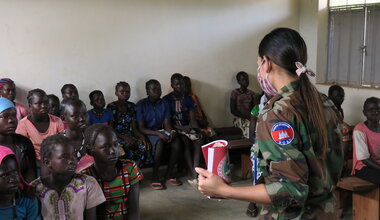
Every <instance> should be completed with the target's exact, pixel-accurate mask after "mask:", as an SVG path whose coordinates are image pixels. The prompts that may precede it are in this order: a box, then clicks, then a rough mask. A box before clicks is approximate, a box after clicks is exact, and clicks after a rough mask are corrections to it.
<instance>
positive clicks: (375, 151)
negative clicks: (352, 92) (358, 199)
mask: <svg viewBox="0 0 380 220" xmlns="http://www.w3.org/2000/svg"><path fill="white" fill-rule="evenodd" d="M363 113H364V115H365V116H366V118H367V120H366V121H365V122H361V123H359V124H358V125H356V126H355V128H354V132H353V142H354V149H353V167H352V175H355V176H357V177H359V178H362V179H364V180H367V181H369V182H373V183H376V184H377V185H380V124H379V122H380V99H379V98H376V97H371V98H368V99H367V100H366V101H365V103H364V109H363Z"/></svg>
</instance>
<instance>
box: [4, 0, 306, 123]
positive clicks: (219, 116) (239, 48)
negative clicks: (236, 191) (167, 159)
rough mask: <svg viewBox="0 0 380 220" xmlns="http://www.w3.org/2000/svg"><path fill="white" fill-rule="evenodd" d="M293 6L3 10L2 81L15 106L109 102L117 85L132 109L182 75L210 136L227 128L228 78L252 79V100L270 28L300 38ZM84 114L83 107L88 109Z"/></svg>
mask: <svg viewBox="0 0 380 220" xmlns="http://www.w3.org/2000/svg"><path fill="white" fill-rule="evenodd" d="M297 3H298V1H297V0H239V1H235V0H218V1H213V0H180V1H178V0H144V1H141V0H109V1H105V0H103V1H99V0H82V1H73V0H67V1H51V0H49V1H47V0H46V1H41V0H35V1H20V0H15V1H1V2H0V36H1V37H0V73H1V77H10V78H12V79H14V80H15V82H16V84H17V87H18V97H17V99H18V100H19V101H21V102H25V95H26V92H27V91H28V90H30V89H34V88H37V87H38V88H42V89H44V90H45V91H46V92H47V93H48V94H49V93H54V94H56V95H58V96H59V97H61V95H60V88H61V86H62V85H63V84H65V83H73V84H75V85H76V86H77V87H78V88H79V93H80V97H81V99H82V100H83V101H85V103H87V104H88V103H89V100H88V94H89V92H90V91H92V90H94V89H100V90H102V91H103V93H104V94H105V96H106V101H107V102H110V101H113V100H114V99H115V97H114V85H115V84H116V82H118V81H121V80H123V81H127V82H129V83H130V84H131V87H132V88H131V89H132V96H131V100H132V101H134V102H136V101H138V100H139V99H140V98H143V97H145V96H146V94H145V82H146V81H147V80H148V79H150V78H156V79H158V80H159V81H161V83H162V87H163V94H166V93H167V92H168V91H169V87H170V83H169V78H170V75H171V74H172V73H175V72H180V73H183V74H186V75H188V76H190V77H191V78H192V79H193V84H194V85H193V87H194V90H195V92H196V94H197V95H198V96H199V98H200V100H201V102H202V103H203V106H204V109H205V111H206V113H207V114H208V117H209V118H210V121H211V123H212V124H213V125H215V126H227V125H231V124H232V123H231V121H232V116H231V114H230V112H229V94H230V91H231V90H232V89H233V88H235V87H237V83H236V80H235V74H236V73H237V72H238V71H240V70H244V71H247V72H248V73H249V74H250V78H251V88H252V89H253V90H256V91H258V89H257V88H258V84H257V82H256V79H255V75H256V68H257V65H256V56H257V46H258V43H259V41H260V40H261V38H262V37H263V36H264V34H265V33H267V32H268V31H269V30H271V29H273V28H274V27H278V26H287V27H291V28H296V29H297V28H298V26H299V5H298V4H297ZM88 107H90V106H88Z"/></svg>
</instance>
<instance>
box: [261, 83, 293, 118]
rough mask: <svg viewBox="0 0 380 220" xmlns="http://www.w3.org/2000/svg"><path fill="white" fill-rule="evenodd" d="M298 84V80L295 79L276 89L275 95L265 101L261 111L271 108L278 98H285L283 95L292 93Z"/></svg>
mask: <svg viewBox="0 0 380 220" xmlns="http://www.w3.org/2000/svg"><path fill="white" fill-rule="evenodd" d="M298 86H299V82H298V80H296V81H293V82H290V83H289V84H287V85H286V86H284V87H282V88H281V89H280V90H279V91H278V93H277V95H275V96H273V97H272V98H271V99H270V100H269V101H268V102H267V104H266V106H265V108H264V109H263V113H264V112H267V111H268V110H270V109H272V108H273V105H274V103H276V101H278V100H280V99H282V98H285V97H287V96H289V95H290V94H292V93H293V92H294V91H295V90H297V88H298Z"/></svg>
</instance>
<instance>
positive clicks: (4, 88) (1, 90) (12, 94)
mask: <svg viewBox="0 0 380 220" xmlns="http://www.w3.org/2000/svg"><path fill="white" fill-rule="evenodd" d="M0 97H4V98H7V99H9V100H10V101H12V102H13V104H14V105H15V107H16V117H17V120H19V121H20V120H21V119H23V118H24V117H26V116H28V110H27V108H25V106H24V105H22V104H20V103H18V102H15V98H16V84H15V83H14V82H13V80H11V79H9V78H3V79H0Z"/></svg>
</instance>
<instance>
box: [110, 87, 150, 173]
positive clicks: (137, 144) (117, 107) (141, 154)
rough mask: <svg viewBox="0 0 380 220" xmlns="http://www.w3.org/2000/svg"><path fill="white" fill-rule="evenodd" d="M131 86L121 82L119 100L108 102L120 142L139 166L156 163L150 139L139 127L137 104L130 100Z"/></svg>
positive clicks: (117, 94) (130, 158)
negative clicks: (150, 151) (151, 151)
mask: <svg viewBox="0 0 380 220" xmlns="http://www.w3.org/2000/svg"><path fill="white" fill-rule="evenodd" d="M130 94H131V88H130V87H129V84H128V83H126V82H119V83H117V84H116V87H115V95H116V96H117V98H118V100H117V101H114V102H112V103H110V104H108V106H107V108H108V109H111V111H112V113H113V117H114V126H113V128H114V129H115V132H116V135H117V137H118V139H117V140H118V142H119V144H120V145H121V147H122V148H123V149H124V151H125V157H126V158H127V159H129V160H133V161H135V162H136V164H137V165H138V166H139V167H143V166H145V165H146V166H149V165H152V164H153V163H154V161H153V157H152V155H151V154H150V153H149V150H150V149H151V145H150V142H149V140H148V139H147V138H146V137H145V135H143V134H142V133H141V132H140V131H139V129H138V128H137V123H136V109H135V104H134V103H132V102H129V101H128V99H129V97H130Z"/></svg>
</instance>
